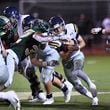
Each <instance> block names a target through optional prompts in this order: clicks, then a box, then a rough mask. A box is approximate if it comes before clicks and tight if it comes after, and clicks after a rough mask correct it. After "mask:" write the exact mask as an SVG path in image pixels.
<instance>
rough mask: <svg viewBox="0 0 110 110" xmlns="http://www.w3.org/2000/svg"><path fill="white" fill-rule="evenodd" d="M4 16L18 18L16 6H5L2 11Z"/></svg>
mask: <svg viewBox="0 0 110 110" xmlns="http://www.w3.org/2000/svg"><path fill="white" fill-rule="evenodd" d="M3 13H4V16H6V17H8V18H13V19H17V20H18V19H19V18H20V16H19V11H18V9H17V8H16V7H6V8H5V9H4V11H3Z"/></svg>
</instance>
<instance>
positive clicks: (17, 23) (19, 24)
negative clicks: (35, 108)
mask: <svg viewBox="0 0 110 110" xmlns="http://www.w3.org/2000/svg"><path fill="white" fill-rule="evenodd" d="M3 13H4V15H5V16H6V17H8V18H9V19H10V21H11V24H12V25H13V27H14V29H15V30H16V31H15V32H16V33H15V34H16V35H14V37H11V38H13V39H14V41H16V40H17V39H18V38H21V37H23V36H22V35H23V33H24V31H25V30H26V29H24V27H25V28H26V25H27V24H28V23H30V22H31V21H32V20H34V19H35V18H34V17H33V16H31V15H21V14H20V13H19V10H18V9H17V8H16V7H11V6H10V7H6V8H5V9H4V11H3ZM24 24H25V25H24ZM8 41H11V43H12V40H10V39H8ZM5 42H6V40H5ZM8 44H9V43H8ZM35 69H36V68H35V67H34V66H33V65H32V64H31V62H30V59H29V58H28V57H27V58H25V59H24V60H23V61H22V62H19V66H18V71H19V73H21V74H22V75H23V76H24V77H25V78H26V79H27V80H28V81H29V83H30V88H31V90H32V98H33V99H34V98H35V99H36V98H37V94H38V91H39V87H40V82H39V79H38V76H37V75H36V73H35V72H36V71H35ZM39 92H40V94H42V90H40V91H39ZM39 101H40V99H39Z"/></svg>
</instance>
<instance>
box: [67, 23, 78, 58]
mask: <svg viewBox="0 0 110 110" xmlns="http://www.w3.org/2000/svg"><path fill="white" fill-rule="evenodd" d="M65 27H66V33H65V35H66V36H67V37H68V38H70V39H72V40H74V42H76V43H78V41H77V39H78V32H77V29H76V27H75V25H74V24H72V23H70V24H67V25H66V26H65ZM79 53H80V49H79V50H77V51H75V52H73V54H72V56H71V58H73V57H75V56H77V55H78V54H79Z"/></svg>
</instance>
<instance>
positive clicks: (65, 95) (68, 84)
mask: <svg viewBox="0 0 110 110" xmlns="http://www.w3.org/2000/svg"><path fill="white" fill-rule="evenodd" d="M65 83H66V86H67V88H68V90H67V91H66V92H64V100H65V103H68V102H69V101H70V99H71V94H72V89H73V85H72V84H71V83H70V82H69V81H66V82H65Z"/></svg>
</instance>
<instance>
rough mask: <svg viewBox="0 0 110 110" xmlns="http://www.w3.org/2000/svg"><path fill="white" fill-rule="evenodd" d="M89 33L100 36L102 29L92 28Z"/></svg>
mask: <svg viewBox="0 0 110 110" xmlns="http://www.w3.org/2000/svg"><path fill="white" fill-rule="evenodd" d="M91 33H92V34H102V28H101V27H98V28H92V29H91Z"/></svg>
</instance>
